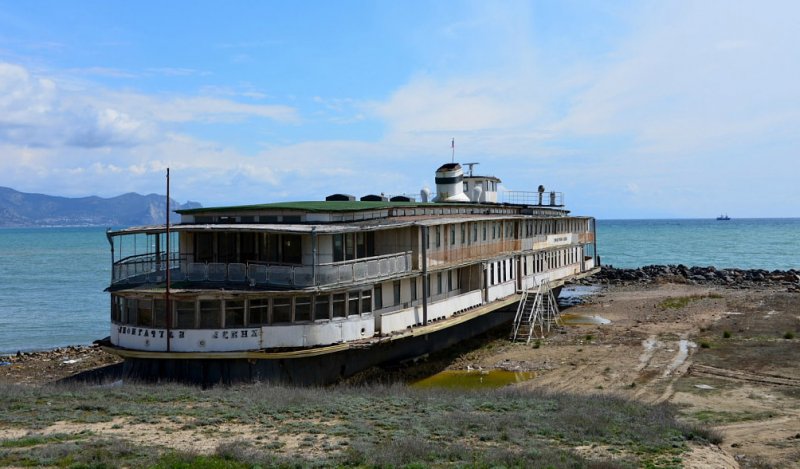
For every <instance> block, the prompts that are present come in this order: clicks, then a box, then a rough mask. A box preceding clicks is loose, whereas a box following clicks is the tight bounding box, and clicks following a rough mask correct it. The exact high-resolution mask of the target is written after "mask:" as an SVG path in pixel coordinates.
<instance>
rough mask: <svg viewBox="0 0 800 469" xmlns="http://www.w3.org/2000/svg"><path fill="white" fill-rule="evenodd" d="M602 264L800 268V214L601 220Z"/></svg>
mask: <svg viewBox="0 0 800 469" xmlns="http://www.w3.org/2000/svg"><path fill="white" fill-rule="evenodd" d="M597 251H598V254H600V261H601V263H602V264H604V265H613V266H614V267H626V268H631V267H641V266H645V265H651V264H683V265H686V266H701V267H707V266H714V267H716V268H741V269H767V270H775V269H780V270H788V269H800V218H774V219H768V218H760V219H758V218H751V219H736V218H734V219H732V220H725V221H723V220H715V219H713V218H712V219H707V220H706V219H690V220H598V221H597Z"/></svg>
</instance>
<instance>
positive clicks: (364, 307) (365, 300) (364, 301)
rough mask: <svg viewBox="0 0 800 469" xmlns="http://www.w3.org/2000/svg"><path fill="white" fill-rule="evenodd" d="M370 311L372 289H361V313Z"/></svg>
mask: <svg viewBox="0 0 800 469" xmlns="http://www.w3.org/2000/svg"><path fill="white" fill-rule="evenodd" d="M371 311H372V291H371V290H363V291H362V292H361V314H364V313H369V312H371Z"/></svg>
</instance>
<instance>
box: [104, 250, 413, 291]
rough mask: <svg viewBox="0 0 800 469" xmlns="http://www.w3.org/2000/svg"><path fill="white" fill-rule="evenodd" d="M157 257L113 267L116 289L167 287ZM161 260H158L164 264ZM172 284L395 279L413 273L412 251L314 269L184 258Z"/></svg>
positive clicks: (175, 261)
mask: <svg viewBox="0 0 800 469" xmlns="http://www.w3.org/2000/svg"><path fill="white" fill-rule="evenodd" d="M156 259H157V257H156V256H155V255H147V256H136V257H130V258H126V259H123V260H121V261H118V262H116V263H115V264H114V266H113V272H112V280H111V283H112V285H114V284H123V283H124V284H131V283H133V284H144V283H163V282H165V281H166V270H165V268H166V266H165V263H164V262H156ZM160 259H161V257H158V260H160ZM170 262H171V263H172V266H171V268H170V276H171V279H172V281H176V282H178V281H187V282H212V283H234V284H235V283H241V284H250V285H254V286H255V285H275V286H285V287H301V288H302V287H311V286H322V285H336V284H347V283H353V282H357V281H363V280H373V279H379V278H386V277H391V276H393V275H396V274H402V273H405V272H409V271H411V251H407V252H402V253H395V254H386V255H383V256H374V257H367V258H363V259H353V260H348V261H343V262H331V263H326V264H320V265H318V266H316V269H315V268H314V267H313V266H310V265H287V264H269V263H264V264H262V263H221V262H189V260H188V259H187V258H186V257H185V256H183V257H181V256H178V255H173V256H172V259H171V260H170Z"/></svg>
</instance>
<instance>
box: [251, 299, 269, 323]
mask: <svg viewBox="0 0 800 469" xmlns="http://www.w3.org/2000/svg"><path fill="white" fill-rule="evenodd" d="M268 312H269V300H268V299H267V298H257V299H254V300H250V319H249V321H248V324H250V325H254V326H260V325H261V324H267V322H268V316H267V313H268Z"/></svg>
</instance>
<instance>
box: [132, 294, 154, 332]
mask: <svg viewBox="0 0 800 469" xmlns="http://www.w3.org/2000/svg"><path fill="white" fill-rule="evenodd" d="M136 325H137V326H145V327H152V326H153V301H152V300H139V315H138V320H137V321H136Z"/></svg>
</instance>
